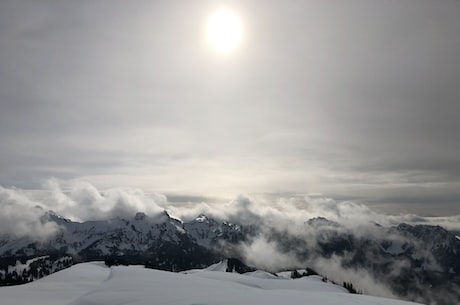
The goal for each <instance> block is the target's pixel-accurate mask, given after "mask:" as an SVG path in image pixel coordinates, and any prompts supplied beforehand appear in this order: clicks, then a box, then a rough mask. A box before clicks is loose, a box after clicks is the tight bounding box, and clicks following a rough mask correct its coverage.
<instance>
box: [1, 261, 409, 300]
mask: <svg viewBox="0 0 460 305" xmlns="http://www.w3.org/2000/svg"><path fill="white" fill-rule="evenodd" d="M213 267H216V266H213ZM217 267H221V268H217ZM217 267H216V268H214V269H215V270H216V271H211V268H207V269H204V270H190V271H186V272H183V273H172V272H165V271H160V270H152V269H146V268H143V267H141V266H128V267H124V266H119V267H111V268H107V267H106V266H104V264H101V263H95V262H91V263H83V264H78V265H75V266H73V267H71V268H69V269H66V270H62V271H59V272H57V273H55V274H52V275H50V276H49V277H47V278H45V279H42V280H40V281H36V282H33V283H29V284H25V285H21V286H15V287H0V295H1V297H0V305H11V304H16V305H25V304H27V305H29V304H34V305H64V304H71V305H83V304H93V305H99V304H101V305H102V304H133V305H144V304H145V305H147V304H170V305H189V304H210V305H211V304H212V305H220V304H226V305H228V304H230V305H231V304H266V305H271V304H286V305H299V304H310V305H324V304H343V305H358V304H367V305H411V304H414V305H415V304H416V303H411V302H404V301H398V300H394V299H386V298H378V297H372V296H365V295H357V294H349V293H348V292H347V291H346V290H345V289H344V288H342V287H340V286H337V285H334V284H332V283H331V282H329V281H324V280H323V279H322V278H320V277H318V276H310V277H303V278H300V279H291V278H290V277H289V276H286V274H285V273H280V274H278V275H273V274H270V273H267V272H263V271H260V270H259V271H255V272H251V273H246V274H235V273H228V272H219V271H222V270H221V269H224V268H225V267H226V266H225V264H222V263H221V264H220V265H219V266H217Z"/></svg>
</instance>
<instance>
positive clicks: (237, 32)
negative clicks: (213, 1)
mask: <svg viewBox="0 0 460 305" xmlns="http://www.w3.org/2000/svg"><path fill="white" fill-rule="evenodd" d="M206 30H207V39H208V43H209V44H210V45H211V46H212V47H213V48H214V49H215V50H217V51H220V52H223V53H228V52H231V51H233V50H234V49H235V48H236V47H237V46H238V45H239V43H240V40H241V31H242V27H241V20H240V18H239V17H238V16H237V15H236V14H235V13H233V12H232V11H229V10H221V11H217V12H215V13H214V14H212V15H211V17H210V18H209V20H208V23H207V28H206Z"/></svg>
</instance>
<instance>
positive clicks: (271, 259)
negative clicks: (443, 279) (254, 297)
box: [0, 179, 460, 298]
mask: <svg viewBox="0 0 460 305" xmlns="http://www.w3.org/2000/svg"><path fill="white" fill-rule="evenodd" d="M267 198H269V197H263V196H245V195H237V196H236V197H235V198H234V199H233V200H230V201H229V202H227V203H218V202H204V201H203V202H199V203H191V202H190V203H182V204H175V203H173V202H170V201H169V200H168V198H167V196H165V195H162V194H154V193H147V192H145V191H142V190H140V189H136V188H110V189H104V190H101V189H98V188H97V187H95V186H94V185H92V184H91V183H89V182H84V181H80V180H58V179H49V180H47V181H46V182H45V183H44V184H43V190H42V191H40V192H37V191H35V192H33V191H27V190H21V189H17V188H5V187H0V235H3V236H9V237H16V238H21V237H29V238H32V239H46V238H47V237H50V236H52V235H53V234H54V233H56V232H57V230H59V227H58V226H57V225H56V224H55V223H54V222H50V221H45V220H44V218H43V215H44V214H45V212H48V211H52V212H54V213H56V214H58V215H60V216H62V217H65V218H68V219H71V220H73V221H78V222H83V221H88V220H107V219H112V218H115V217H121V218H125V219H131V218H133V217H134V215H135V214H136V213H137V212H143V213H145V214H147V215H148V216H149V217H150V219H153V221H155V219H157V220H158V222H161V221H164V218H162V217H161V216H162V215H164V211H167V212H168V214H169V215H170V216H171V217H173V218H176V219H179V220H181V221H183V222H189V221H192V220H193V219H195V218H196V217H197V216H198V215H200V214H205V215H206V216H208V217H210V218H213V219H215V220H218V221H228V222H232V223H236V224H239V225H242V226H246V227H253V228H257V234H255V235H253V236H251V237H250V238H249V239H247V240H245V241H244V242H241V243H239V244H237V245H232V246H231V247H232V249H231V250H232V253H238V255H239V256H240V257H241V258H242V259H243V260H244V261H245V262H246V263H247V264H249V265H253V266H257V267H258V268H262V269H264V270H267V271H271V272H277V271H280V270H286V269H296V268H306V267H311V268H314V269H315V270H317V271H318V272H319V273H321V274H322V275H323V276H326V277H328V278H330V279H332V280H334V281H336V282H337V283H339V284H341V283H342V282H344V281H346V282H352V283H353V285H354V286H355V288H356V289H358V290H360V291H362V292H364V293H367V294H372V295H377V296H385V297H393V298H394V297H395V295H394V293H393V292H392V291H391V289H390V287H388V286H387V283H388V282H387V281H386V280H387V279H388V278H390V277H391V276H397V275H398V272H400V271H401V270H403V269H404V268H408V266H409V262H408V261H406V260H404V259H395V260H394V261H389V262H388V264H390V267H389V270H391V273H389V274H387V275H386V276H387V278H385V277H383V278H376V276H375V274H373V273H372V272H370V271H368V270H367V269H366V268H364V267H363V268H357V267H353V268H348V267H346V266H347V263H348V262H349V260H350V258H349V257H347V256H348V253H346V252H345V253H343V254H342V255H340V256H339V255H333V256H331V257H326V258H325V257H322V256H321V255H319V254H318V249H317V248H318V247H317V243H318V242H322V241H325V240H328V239H331V238H335V237H336V236H337V234H341V233H345V234H352V235H353V236H355V237H357V238H361V237H362V238H369V237H371V238H372V239H375V240H384V238H385V237H384V236H383V231H382V228H389V227H392V226H396V225H398V224H400V223H408V224H412V225H414V224H429V225H440V226H443V227H445V228H446V229H449V230H460V222H459V219H460V215H454V216H451V217H421V216H417V215H407V214H399V215H387V214H383V213H379V212H376V211H374V210H372V209H370V208H369V207H367V206H366V205H364V204H359V203H355V202H352V201H337V200H334V199H332V198H324V197H318V196H304V197H283V196H279V197H277V198H275V199H273V197H270V199H267ZM312 219H316V221H311V220H312ZM387 237H388V236H387ZM398 238H399V239H400V240H399V241H398V242H400V243H401V244H403V243H405V242H409V241H408V240H404V237H401V236H396V235H395V236H393V239H394V240H397V239H398ZM420 248H423V246H421V247H420ZM365 255H366V257H370V256H372V255H373V254H372V253H367V254H365ZM423 255H424V257H427V258H428V260H427V261H428V262H429V266H428V267H429V268H430V269H431V270H441V268H440V267H439V266H437V265H436V261H435V259H434V258H432V259H430V256H431V254H430V253H429V252H428V250H427V251H426V253H424V254H423ZM307 257H308V258H307ZM431 257H432V256H431Z"/></svg>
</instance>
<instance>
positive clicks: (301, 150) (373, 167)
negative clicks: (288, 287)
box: [0, 0, 460, 216]
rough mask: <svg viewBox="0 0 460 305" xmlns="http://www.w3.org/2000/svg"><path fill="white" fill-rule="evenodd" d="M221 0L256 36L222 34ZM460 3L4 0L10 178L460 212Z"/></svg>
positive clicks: (1, 139)
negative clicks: (234, 40) (217, 39)
mask: <svg viewBox="0 0 460 305" xmlns="http://www.w3.org/2000/svg"><path fill="white" fill-rule="evenodd" d="M221 9H225V10H229V11H231V12H233V13H234V14H235V15H237V16H238V17H239V19H240V20H241V24H242V37H241V41H239V44H238V46H237V47H236V48H235V49H234V50H232V51H231V52H226V53H225V54H222V53H219V52H216V50H214V49H213V48H211V47H210V46H209V43H208V41H207V38H206V24H207V23H206V22H207V20H208V19H209V17H210V16H211V15H212V14H213V13H214V12H216V11H219V10H221ZM459 16H460V2H459V1H454V0H451V1H449V0H445V1H444V0H443V1H425V0H402V1H377V0H375V1H369V0H367V1H357V0H353V1H346V2H345V1H319V0H318V1H231V2H227V1H193V2H191V1H129V2H127V1H97V2H94V1H60V2H54V1H44V0H40V1H1V2H0V143H1V145H0V169H1V170H0V185H1V186H3V187H6V188H11V187H15V188H19V189H25V190H37V189H41V188H42V184H43V181H45V180H46V179H48V178H50V177H55V178H57V179H62V180H72V181H73V180H77V181H80V180H82V181H88V182H90V183H92V184H94V185H95V186H97V187H98V188H102V189H104V188H113V187H133V188H139V189H142V190H144V191H146V192H157V193H163V194H166V195H167V196H168V198H169V200H170V201H178V202H188V201H198V202H200V201H219V200H222V201H225V200H228V199H229V198H234V197H235V196H237V195H238V194H249V195H251V194H261V195H264V196H265V195H266V196H275V197H280V196H284V197H291V196H294V197H295V196H305V195H308V196H320V197H322V196H324V197H331V198H334V199H336V200H339V201H340V200H352V201H356V202H362V203H365V204H366V205H368V206H371V207H373V208H376V209H380V210H383V211H386V212H389V213H399V212H405V213H417V214H421V215H437V216H441V215H452V214H460V204H459V203H460V202H459V201H460V154H459V151H460V133H459V130H460V120H459V118H460V115H459V113H460V103H459V101H460V86H459V84H460V59H459V54H460V35H459V33H460V18H459Z"/></svg>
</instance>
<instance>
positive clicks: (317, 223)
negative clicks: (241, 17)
mask: <svg viewBox="0 0 460 305" xmlns="http://www.w3.org/2000/svg"><path fill="white" fill-rule="evenodd" d="M42 221H43V222H54V223H56V224H57V225H58V226H59V228H60V229H59V231H58V232H57V233H56V234H55V235H53V236H50V237H49V238H48V239H45V240H36V239H31V238H25V237H23V238H13V237H11V236H5V235H4V236H0V282H1V283H3V285H6V284H15V283H20V282H21V280H22V282H27V281H30V280H33V279H36V278H39V277H40V276H42V275H46V274H49V273H51V272H53V271H56V270H58V269H59V268H60V267H66V266H68V265H69V264H67V265H65V266H64V265H62V264H61V265H59V266H60V267H52V266H53V264H55V262H58V261H62V260H64V258H69V259H71V261H72V262H74V263H75V262H83V261H91V260H106V261H109V262H110V264H116V263H117V262H118V263H120V262H121V263H130V264H133V263H134V264H145V265H146V266H148V267H151V268H156V269H163V270H170V271H181V270H187V269H192V268H202V267H206V266H209V265H211V264H213V263H215V262H217V261H219V260H221V259H223V258H226V257H236V258H240V259H242V260H243V261H244V259H245V253H240V249H241V247H240V245H250V244H251V243H252V242H253V241H254V240H257V239H258V238H264V239H265V240H267V241H269V242H270V243H272V244H276V245H277V250H278V252H280V253H281V254H282V253H286V255H287V254H289V255H294V256H295V258H296V261H298V262H304V263H303V264H304V265H303V266H298V267H303V268H305V267H307V266H309V265H310V266H311V265H314V262H315V260H317V259H319V258H321V259H335V260H340V264H341V266H342V268H344V269H349V270H358V269H361V270H366V272H368V273H370V274H371V275H372V276H373V277H374V278H375V279H376V281H377V282H380V283H381V284H382V285H386V286H388V287H390V288H391V290H392V291H393V292H394V293H396V294H398V295H400V296H402V297H404V298H407V299H410V300H417V301H423V302H426V303H433V304H434V302H437V303H436V304H438V305H441V304H451V303H449V302H451V300H452V297H455V298H457V299H460V292H459V291H460V289H459V288H460V239H459V238H458V237H457V236H456V234H454V233H452V232H449V231H447V230H445V229H444V228H442V227H439V226H427V225H416V226H411V225H408V224H400V225H398V226H394V227H383V226H381V225H378V224H370V225H369V227H368V228H367V229H366V230H364V231H360V230H356V229H355V230H351V229H348V228H346V227H344V226H342V225H341V224H339V223H336V222H332V221H329V220H328V219H326V218H314V219H309V220H306V221H305V224H304V227H303V228H300V229H298V230H300V231H299V232H297V231H296V232H295V233H293V232H291V231H290V230H289V228H283V229H281V228H278V227H277V225H276V224H273V225H272V226H268V227H267V226H264V227H263V228H262V227H260V226H259V227H258V226H256V225H252V226H243V225H241V224H237V223H231V222H228V221H219V220H216V219H212V218H210V217H207V216H206V215H199V216H198V217H197V218H196V219H194V220H192V221H190V222H182V221H180V220H178V219H175V218H173V217H171V216H170V215H169V214H168V213H167V212H166V211H165V212H164V213H163V214H161V215H157V216H155V217H149V216H148V215H145V214H143V213H137V214H136V215H133V217H132V218H128V219H127V218H121V217H117V218H113V219H110V220H101V221H88V222H73V221H71V220H69V219H65V218H63V217H61V216H59V215H57V214H55V213H53V212H47V213H45V214H44V215H43V216H42ZM307 237H308V238H307ZM43 256H46V257H47V259H48V263H46V264H43V266H41V267H40V268H41V270H42V272H41V273H39V274H38V273H37V274H36V276H35V275H33V276H31V275H30V274H27V273H24V276H23V277H21V276H22V275H18V274H17V275H16V278H15V279H14V280H13V278H12V276H11V273H12V271H13V270H16V269H15V268H16V267H14V266H17V265H18V264H19V265H24V264H26V263H27V261H28V260H31V259H34V258H36V257H43ZM18 261H19V263H18ZM66 262H69V260H66ZM56 264H57V263H56ZM257 264H258V263H257V259H256V260H255V261H254V259H253V260H252V265H254V267H259V266H257ZM288 267H292V266H285V268H288ZM278 268H279V267H278ZM45 269H47V270H46V271H44V270H45ZM281 269H282V268H281ZM270 271H272V272H273V271H280V270H270ZM16 273H17V272H16ZM328 276H329V277H330V278H331V279H333V277H334V274H330V275H329V274H328ZM356 288H357V289H358V290H359V289H360V287H356Z"/></svg>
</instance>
